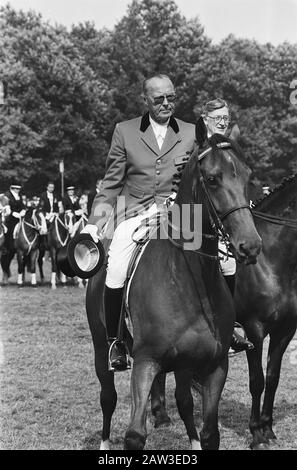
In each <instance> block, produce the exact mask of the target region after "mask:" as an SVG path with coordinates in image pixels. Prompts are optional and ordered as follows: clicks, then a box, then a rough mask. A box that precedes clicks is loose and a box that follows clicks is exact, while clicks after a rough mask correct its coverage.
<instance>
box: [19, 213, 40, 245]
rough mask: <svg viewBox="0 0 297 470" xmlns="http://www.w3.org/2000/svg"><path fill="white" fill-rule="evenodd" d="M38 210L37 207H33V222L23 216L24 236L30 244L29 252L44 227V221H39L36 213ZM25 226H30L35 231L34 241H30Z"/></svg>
mask: <svg viewBox="0 0 297 470" xmlns="http://www.w3.org/2000/svg"><path fill="white" fill-rule="evenodd" d="M36 210H37V209H33V212H32V216H31V221H32V224H31V223H30V222H28V221H27V220H25V219H24V218H22V220H21V229H22V234H23V237H24V239H25V241H26V243H27V244H28V254H29V253H30V251H31V250H32V247H33V245H34V243H35V241H36V240H37V237H38V233H40V231H41V229H42V223H39V221H38V217H37V215H36ZM25 226H27V227H30V228H32V229H33V230H34V231H35V233H34V237H33V240H32V241H30V240H29V238H28V236H27V233H26V230H25Z"/></svg>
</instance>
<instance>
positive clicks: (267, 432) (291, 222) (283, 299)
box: [151, 175, 297, 450]
mask: <svg viewBox="0 0 297 470" xmlns="http://www.w3.org/2000/svg"><path fill="white" fill-rule="evenodd" d="M253 214H254V218H255V225H256V228H257V231H258V233H259V234H260V235H261V238H262V241H263V249H262V252H261V254H260V255H259V257H258V262H257V264H255V265H250V266H240V265H238V266H237V274H236V292H235V299H234V300H235V307H236V315H237V316H236V319H237V320H238V321H239V322H240V323H241V324H242V325H243V326H244V328H245V331H246V332H247V334H248V337H249V339H250V340H251V341H252V342H253V344H254V346H255V348H254V350H253V351H250V352H248V353H247V358H248V366H249V380H250V392H251V395H252V409H251V416H250V423H249V427H250V431H251V433H252V436H253V440H252V443H251V445H250V447H251V448H252V449H254V450H257V449H269V443H270V440H271V439H275V438H276V436H275V434H274V432H273V429H272V424H273V407H274V399H275V394H276V391H277V387H278V383H279V379H280V371H281V363H282V358H283V354H284V352H285V351H286V349H287V347H288V344H289V342H290V340H291V339H292V338H293V336H294V334H295V331H296V325H297V275H296V272H297V175H295V176H293V177H290V178H287V179H285V180H284V181H283V183H281V184H280V185H279V186H277V187H276V188H275V189H274V191H273V192H272V193H270V194H269V195H268V196H266V197H265V198H263V199H262V200H260V201H258V203H257V204H256V206H255V208H254V209H253ZM268 335H269V338H270V339H269V351H268V359H267V373H266V379H264V374H263V368H262V354H263V341H264V338H265V337H266V336H268ZM264 389H265V394H264V401H263V406H262V408H261V397H262V394H263V392H264ZM151 398H152V400H151V406H152V413H153V415H154V416H155V420H156V421H155V426H156V427H158V426H159V425H163V424H166V423H168V422H169V421H170V419H169V417H168V415H167V412H166V407H165V374H160V376H159V377H158V380H156V381H155V382H154V384H153V387H152V391H151Z"/></svg>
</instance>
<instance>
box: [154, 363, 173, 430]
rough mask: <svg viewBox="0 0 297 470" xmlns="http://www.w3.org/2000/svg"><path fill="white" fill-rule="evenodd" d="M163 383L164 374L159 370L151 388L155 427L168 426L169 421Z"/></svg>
mask: <svg viewBox="0 0 297 470" xmlns="http://www.w3.org/2000/svg"><path fill="white" fill-rule="evenodd" d="M165 384H166V374H165V372H161V373H160V374H158V375H157V376H156V378H155V380H154V381H153V385H152V389H151V410H152V415H153V416H154V418H155V428H158V427H159V426H168V425H169V424H170V422H171V420H170V418H169V416H168V414H167V411H166V399H165Z"/></svg>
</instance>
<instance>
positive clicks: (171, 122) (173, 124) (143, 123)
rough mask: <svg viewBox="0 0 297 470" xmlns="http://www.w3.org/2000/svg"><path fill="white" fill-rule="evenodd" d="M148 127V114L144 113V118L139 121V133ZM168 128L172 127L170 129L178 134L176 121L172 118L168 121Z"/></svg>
mask: <svg viewBox="0 0 297 470" xmlns="http://www.w3.org/2000/svg"><path fill="white" fill-rule="evenodd" d="M149 126H150V119H149V113H146V114H145V115H144V116H142V119H141V123H140V130H141V132H145V131H146V130H147V128H148V127H149ZM169 126H170V127H172V129H173V130H174V132H175V133H176V134H177V133H178V132H179V126H178V124H177V121H176V119H174V117H172V116H171V118H170V119H169V124H168V127H169Z"/></svg>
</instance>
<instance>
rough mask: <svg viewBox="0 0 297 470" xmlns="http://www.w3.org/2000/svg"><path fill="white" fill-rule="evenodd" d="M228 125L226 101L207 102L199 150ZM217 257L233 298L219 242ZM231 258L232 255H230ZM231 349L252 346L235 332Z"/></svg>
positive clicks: (231, 268)
mask: <svg viewBox="0 0 297 470" xmlns="http://www.w3.org/2000/svg"><path fill="white" fill-rule="evenodd" d="M229 123H230V111H229V106H228V104H227V103H226V101H224V100H222V99H221V98H217V99H215V100H212V101H208V102H207V103H206V104H205V105H204V107H203V111H202V114H201V117H200V118H199V119H198V121H197V123H196V139H197V143H198V145H199V149H203V148H204V147H205V146H207V144H208V139H209V138H210V137H211V136H212V135H213V134H221V135H226V136H227V135H228V134H229ZM219 255H220V257H221V269H222V273H223V275H224V277H225V280H226V282H227V284H228V287H229V289H230V291H231V294H232V296H233V294H234V290H235V272H236V261H235V259H234V258H233V257H230V256H229V254H228V251H227V249H226V246H225V245H224V244H223V243H222V242H219ZM231 256H232V255H231ZM231 346H232V348H233V349H234V351H235V352H239V351H243V350H248V349H252V348H253V345H252V343H250V342H249V341H247V340H245V339H244V338H242V337H241V336H240V335H239V334H238V333H237V332H236V331H235V330H234V334H233V338H232V344H231Z"/></svg>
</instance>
